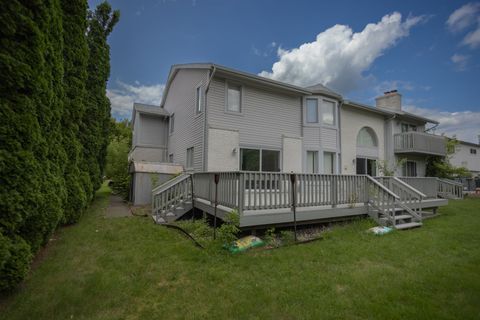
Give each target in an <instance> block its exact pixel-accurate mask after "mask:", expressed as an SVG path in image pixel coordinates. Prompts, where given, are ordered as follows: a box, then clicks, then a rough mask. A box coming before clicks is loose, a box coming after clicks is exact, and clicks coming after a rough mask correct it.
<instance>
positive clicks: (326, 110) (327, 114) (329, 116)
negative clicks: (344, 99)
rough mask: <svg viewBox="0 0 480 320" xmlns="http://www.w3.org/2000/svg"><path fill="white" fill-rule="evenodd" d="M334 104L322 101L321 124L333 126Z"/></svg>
mask: <svg viewBox="0 0 480 320" xmlns="http://www.w3.org/2000/svg"><path fill="white" fill-rule="evenodd" d="M335 118H336V117H335V103H334V102H332V101H326V100H323V103H322V123H323V124H328V125H332V126H333V125H335Z"/></svg>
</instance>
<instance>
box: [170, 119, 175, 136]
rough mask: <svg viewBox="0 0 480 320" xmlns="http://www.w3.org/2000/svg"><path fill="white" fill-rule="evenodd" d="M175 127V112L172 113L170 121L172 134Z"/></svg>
mask: <svg viewBox="0 0 480 320" xmlns="http://www.w3.org/2000/svg"><path fill="white" fill-rule="evenodd" d="M174 129H175V114H172V115H171V116H170V122H169V132H170V134H172V133H173V130H174Z"/></svg>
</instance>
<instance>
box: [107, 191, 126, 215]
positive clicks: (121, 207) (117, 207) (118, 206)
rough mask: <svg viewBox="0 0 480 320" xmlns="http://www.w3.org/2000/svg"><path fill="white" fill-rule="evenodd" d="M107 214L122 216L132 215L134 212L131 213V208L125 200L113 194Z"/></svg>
mask: <svg viewBox="0 0 480 320" xmlns="http://www.w3.org/2000/svg"><path fill="white" fill-rule="evenodd" d="M105 216H106V217H107V218H121V217H130V216H132V214H131V213H130V208H129V207H128V205H127V204H126V203H125V202H123V200H122V198H121V197H119V196H116V195H111V196H110V203H109V204H108V207H107V210H106V212H105Z"/></svg>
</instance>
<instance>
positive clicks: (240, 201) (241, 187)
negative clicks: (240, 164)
mask: <svg viewBox="0 0 480 320" xmlns="http://www.w3.org/2000/svg"><path fill="white" fill-rule="evenodd" d="M237 175H238V214H239V215H240V216H241V215H242V214H243V206H244V204H245V184H244V175H243V174H242V173H241V172H238V173H237Z"/></svg>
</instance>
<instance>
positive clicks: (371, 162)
mask: <svg viewBox="0 0 480 320" xmlns="http://www.w3.org/2000/svg"><path fill="white" fill-rule="evenodd" d="M355 163H356V166H357V174H368V175H369V176H376V175H377V160H375V159H367V158H357V159H356V160H355Z"/></svg>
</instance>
